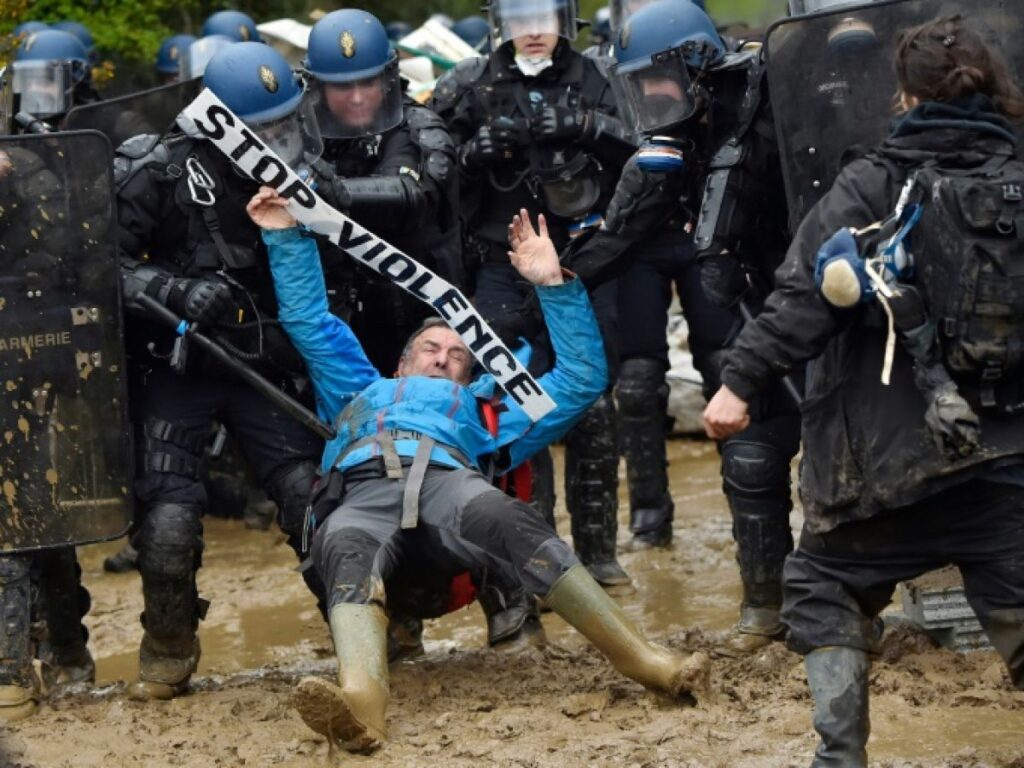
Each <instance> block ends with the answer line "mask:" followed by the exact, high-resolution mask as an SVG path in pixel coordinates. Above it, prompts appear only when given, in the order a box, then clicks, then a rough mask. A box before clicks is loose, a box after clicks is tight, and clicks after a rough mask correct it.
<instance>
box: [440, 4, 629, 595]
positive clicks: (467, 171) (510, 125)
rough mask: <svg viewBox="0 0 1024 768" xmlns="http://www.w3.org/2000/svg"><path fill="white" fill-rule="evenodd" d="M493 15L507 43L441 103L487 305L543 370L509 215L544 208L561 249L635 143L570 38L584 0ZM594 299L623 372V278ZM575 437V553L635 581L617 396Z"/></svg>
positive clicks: (570, 457) (458, 73)
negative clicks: (619, 300) (618, 346)
mask: <svg viewBox="0 0 1024 768" xmlns="http://www.w3.org/2000/svg"><path fill="white" fill-rule="evenodd" d="M489 14H490V20H491V30H492V37H493V40H494V43H495V44H497V47H496V48H495V50H494V51H493V53H491V54H490V55H489V56H488V57H486V58H479V59H469V60H467V61H464V62H460V63H459V64H458V65H457V66H456V67H455V68H454V69H453V70H452V71H451V72H449V73H448V74H447V75H446V76H445V77H444V78H442V79H441V80H440V81H439V82H438V85H437V88H436V89H435V92H434V109H435V110H437V112H438V113H439V114H440V115H441V116H442V117H443V118H444V119H445V122H447V123H448V125H449V127H450V128H451V129H452V132H453V134H454V135H455V136H456V139H457V141H458V142H459V143H460V148H459V170H460V172H461V175H462V199H463V202H464V205H463V209H462V215H463V219H464V221H465V222H466V226H467V233H468V238H467V249H468V252H467V260H472V261H474V262H475V264H474V271H475V282H476V296H475V301H476V304H477V307H478V308H479V309H480V311H481V313H482V314H483V315H484V317H485V318H486V319H487V320H488V322H491V323H492V324H493V325H494V326H495V327H496V328H498V329H499V332H501V330H500V329H504V332H505V333H506V334H507V335H509V336H512V337H517V336H521V337H524V338H526V339H527V340H529V341H530V342H531V343H533V345H534V349H533V358H532V359H531V368H533V369H534V370H538V371H539V370H544V369H545V368H546V367H547V366H548V364H549V362H550V359H549V356H548V354H547V351H546V349H545V343H544V341H543V336H542V327H541V326H539V325H536V324H534V323H532V322H530V321H529V320H528V317H529V316H527V315H523V314H522V313H520V307H521V304H522V302H523V300H524V299H525V298H526V297H527V296H528V291H527V290H526V287H525V286H523V285H522V284H521V281H519V279H518V278H517V276H516V273H515V270H514V269H513V268H512V266H511V264H510V263H509V261H508V256H507V253H506V252H507V250H508V249H507V242H506V237H507V233H506V229H507V226H508V221H509V219H510V218H511V216H512V215H513V214H514V213H515V212H516V211H518V210H519V209H520V208H524V207H525V208H528V209H531V210H536V209H539V210H540V211H543V212H544V214H545V215H546V217H547V219H548V222H549V224H550V231H551V235H552V238H553V240H554V242H555V244H556V247H558V248H559V249H561V248H562V247H564V246H565V244H566V243H567V242H568V240H569V238H570V236H571V235H572V234H578V233H579V232H581V231H584V230H585V229H586V228H588V227H592V226H594V225H596V223H597V222H599V221H600V218H601V216H600V212H601V211H603V210H604V204H605V202H606V201H607V198H608V195H609V194H610V192H611V189H612V187H613V186H614V181H615V178H616V177H617V175H618V169H619V168H620V167H621V164H622V162H624V161H625V159H626V158H627V157H628V155H629V153H630V151H631V148H632V146H631V144H630V143H629V140H628V138H627V137H626V136H625V134H624V132H623V130H622V126H621V123H620V122H619V121H618V120H617V119H616V118H615V117H614V114H615V104H614V100H613V98H612V94H611V91H610V89H609V86H608V82H607V81H606V80H605V78H604V77H603V75H602V74H601V72H600V70H599V68H598V66H597V65H596V64H595V63H594V62H593V61H592V60H591V59H589V58H586V57H584V56H582V55H580V54H578V53H576V52H575V51H574V50H573V49H572V48H571V46H570V41H571V40H573V39H575V37H576V27H577V22H576V8H575V3H573V2H572V1H571V0H495V2H493V3H492V4H491V5H490V8H489ZM593 301H594V305H595V307H596V310H597V313H598V317H599V320H600V322H601V324H602V330H603V334H604V338H605V342H606V351H607V352H608V354H609V361H610V362H611V364H612V368H613V369H614V367H615V359H616V357H617V355H616V353H615V352H614V349H613V346H614V340H615V333H614V325H615V286H614V284H612V283H609V284H607V285H605V286H603V287H602V288H601V289H600V290H599V291H598V292H597V293H596V294H595V295H594V296H593ZM521 320H527V321H526V322H521ZM612 379H613V380H614V371H613V377H612ZM567 441H568V442H567V451H566V503H567V506H568V508H569V511H570V515H571V519H572V533H573V542H574V546H575V548H576V551H577V553H578V555H579V556H580V559H581V561H582V562H583V563H584V565H586V566H587V568H588V569H589V570H590V572H591V573H592V574H593V576H594V577H595V578H596V579H597V580H598V581H599V582H600V583H602V584H604V585H606V586H615V585H623V584H628V583H629V576H628V575H627V574H626V573H625V571H623V570H622V568H621V566H619V564H618V561H617V560H616V555H615V534H616V530H617V527H618V526H617V519H616V511H617V506H618V502H617V486H618V451H619V447H618V443H619V440H618V430H617V424H616V414H615V408H614V403H613V400H612V398H611V395H610V393H608V394H606V395H605V396H604V397H602V398H601V399H599V400H598V402H597V403H596V404H595V405H594V407H593V408H592V409H591V410H590V411H589V412H588V414H587V416H586V417H585V418H584V419H583V420H582V421H581V423H580V424H578V425H577V426H576V427H575V428H574V429H573V431H572V432H571V433H570V434H569V436H568V438H567ZM542 455H545V456H548V461H547V464H548V466H547V467H543V465H541V466H540V467H538V462H537V460H536V459H535V460H534V470H535V473H536V474H535V498H536V499H537V501H538V502H539V505H540V507H541V509H542V511H543V512H544V513H545V514H546V515H548V516H552V515H553V512H552V510H553V506H554V484H553V479H551V475H550V474H549V473H550V457H549V455H548V454H547V453H546V452H544V453H543V454H542ZM538 469H539V470H541V471H539V472H538V471H537V470H538ZM537 486H540V489H539V490H538V488H537ZM545 486H546V487H545ZM545 497H546V498H545ZM552 519H553V517H552Z"/></svg>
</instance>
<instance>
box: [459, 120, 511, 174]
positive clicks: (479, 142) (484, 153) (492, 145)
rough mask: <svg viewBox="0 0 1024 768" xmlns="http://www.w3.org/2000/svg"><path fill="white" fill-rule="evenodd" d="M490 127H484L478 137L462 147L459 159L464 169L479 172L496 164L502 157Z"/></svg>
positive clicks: (481, 127)
mask: <svg viewBox="0 0 1024 768" xmlns="http://www.w3.org/2000/svg"><path fill="white" fill-rule="evenodd" d="M501 154H502V153H501V149H500V148H499V146H498V144H497V142H496V141H495V140H494V137H493V136H492V135H491V129H490V127H489V126H486V125H482V126H480V129H479V130H478V131H477V132H476V135H475V136H474V137H473V138H472V139H470V140H469V141H467V142H466V143H465V144H463V145H462V150H461V152H460V154H459V159H460V161H461V163H462V167H463V168H466V169H468V170H479V169H482V168H486V167H488V166H490V165H492V164H493V163H495V162H496V161H497V160H498V159H499V158H500V157H501Z"/></svg>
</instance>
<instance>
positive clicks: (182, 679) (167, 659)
mask: <svg viewBox="0 0 1024 768" xmlns="http://www.w3.org/2000/svg"><path fill="white" fill-rule="evenodd" d="M202 531H203V527H202V524H201V523H200V522H199V509H198V507H192V506H186V505H179V504H157V505H156V506H154V507H153V508H152V509H150V510H149V512H148V513H147V515H146V517H145V520H144V521H143V524H142V527H141V529H140V531H139V534H138V535H137V536H136V546H137V547H138V548H139V572H140V573H141V574H142V594H143V598H144V599H145V612H144V613H143V614H142V626H143V627H144V628H145V630H146V631H145V633H144V634H143V636H142V644H141V646H140V648H139V679H138V681H136V682H135V683H133V684H132V685H131V686H130V687H129V689H128V693H129V695H130V696H131V697H132V698H136V699H170V698H173V697H175V696H178V695H180V694H182V693H184V692H185V691H186V690H187V689H188V683H189V679H190V678H191V676H192V673H193V672H195V670H196V666H197V665H198V664H199V655H200V648H199V638H198V637H197V636H196V630H197V629H198V627H199V620H200V619H201V618H202V617H203V616H204V615H205V613H206V606H207V603H206V601H203V600H200V599H199V594H198V592H197V590H196V571H197V570H198V568H199V565H200V559H201V555H202V547H203V543H202Z"/></svg>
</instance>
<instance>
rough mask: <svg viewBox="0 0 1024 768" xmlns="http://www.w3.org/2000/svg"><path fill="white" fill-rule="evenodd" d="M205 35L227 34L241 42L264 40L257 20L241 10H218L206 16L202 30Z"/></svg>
mask: <svg viewBox="0 0 1024 768" xmlns="http://www.w3.org/2000/svg"><path fill="white" fill-rule="evenodd" d="M201 34H202V36H203V37H207V36H209V35H225V36H226V37H230V38H231V39H232V40H234V41H236V42H241V43H249V42H256V43H259V42H262V40H263V38H261V37H260V33H259V31H258V30H257V29H256V22H255V21H253V20H252V17H251V16H249V15H248V14H245V13H242V12H241V11H217V12H216V13H214V14H211V15H210V16H208V17H207V18H206V21H204V22H203V28H202V30H201Z"/></svg>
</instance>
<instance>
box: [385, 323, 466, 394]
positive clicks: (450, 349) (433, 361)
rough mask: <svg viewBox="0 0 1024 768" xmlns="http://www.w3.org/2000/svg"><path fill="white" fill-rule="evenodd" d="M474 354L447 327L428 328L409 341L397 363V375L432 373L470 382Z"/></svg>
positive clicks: (438, 376) (431, 374)
mask: <svg viewBox="0 0 1024 768" xmlns="http://www.w3.org/2000/svg"><path fill="white" fill-rule="evenodd" d="M472 366H473V356H472V355H471V354H470V352H469V349H467V348H466V345H465V344H463V343H462V339H460V338H459V335H458V334H457V333H455V331H453V330H451V329H450V328H442V327H440V326H438V327H436V328H428V329H427V330H425V331H423V333H421V334H420V335H419V336H417V337H416V338H415V340H414V341H413V342H412V347H411V348H410V349H409V351H408V352H407V353H406V355H405V357H403V358H402V360H401V362H399V365H398V375H399V376H431V377H433V378H440V379H449V380H451V381H456V382H458V383H459V384H468V383H469V373H470V370H471V368H472Z"/></svg>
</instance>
